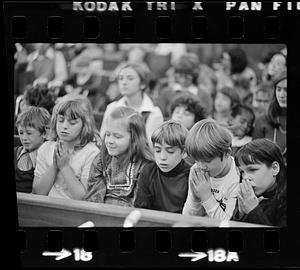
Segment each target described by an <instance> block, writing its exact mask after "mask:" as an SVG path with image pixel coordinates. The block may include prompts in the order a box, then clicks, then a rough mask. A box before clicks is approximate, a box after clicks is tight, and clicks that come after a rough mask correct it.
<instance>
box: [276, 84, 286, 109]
mask: <svg viewBox="0 0 300 270" xmlns="http://www.w3.org/2000/svg"><path fill="white" fill-rule="evenodd" d="M276 98H277V101H278V103H279V106H280V108H286V105H287V80H286V79H285V80H282V81H280V82H279V83H278V84H277V85H276Z"/></svg>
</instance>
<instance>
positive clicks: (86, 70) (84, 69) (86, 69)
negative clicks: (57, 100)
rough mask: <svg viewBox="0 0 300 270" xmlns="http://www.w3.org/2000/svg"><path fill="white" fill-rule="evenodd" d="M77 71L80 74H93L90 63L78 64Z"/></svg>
mask: <svg viewBox="0 0 300 270" xmlns="http://www.w3.org/2000/svg"><path fill="white" fill-rule="evenodd" d="M76 72H77V74H78V75H80V76H86V75H87V74H91V68H90V65H89V64H85V65H78V66H77V68H76Z"/></svg>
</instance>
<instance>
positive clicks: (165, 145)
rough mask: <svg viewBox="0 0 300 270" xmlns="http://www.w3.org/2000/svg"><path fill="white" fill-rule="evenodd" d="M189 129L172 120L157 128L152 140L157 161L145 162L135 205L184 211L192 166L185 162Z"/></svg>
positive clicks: (161, 209)
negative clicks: (185, 146) (185, 147)
mask: <svg viewBox="0 0 300 270" xmlns="http://www.w3.org/2000/svg"><path fill="white" fill-rule="evenodd" d="M187 133H188V130H187V129H186V128H185V127H184V126H183V125H182V124H181V123H179V122H176V121H173V120H170V121H167V122H164V123H163V124H162V125H161V126H160V127H159V128H158V129H156V130H155V131H154V132H153V134H152V136H151V140H152V143H153V149H154V158H155V162H151V163H149V164H147V165H145V167H144V169H143V171H142V172H141V175H140V179H139V182H138V189H137V195H136V199H135V203H134V206H135V207H138V208H148V209H153V210H160V211H167V212H174V213H181V212H182V209H183V205H184V202H185V200H186V197H187V191H188V177H189V171H190V165H188V164H187V163H186V162H185V161H184V159H183V158H184V157H185V155H186V154H185V150H184V145H185V138H186V136H187Z"/></svg>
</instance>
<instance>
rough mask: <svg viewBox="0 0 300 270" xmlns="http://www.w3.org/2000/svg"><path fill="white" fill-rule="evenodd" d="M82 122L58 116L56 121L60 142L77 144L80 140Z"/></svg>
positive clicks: (78, 119)
mask: <svg viewBox="0 0 300 270" xmlns="http://www.w3.org/2000/svg"><path fill="white" fill-rule="evenodd" d="M82 126H83V123H82V120H81V119H80V118H77V119H68V118H67V117H66V116H64V115H58V116H57V121H56V132H57V135H58V137H59V139H60V140H62V141H65V142H75V141H79V140H80V134H81V130H82Z"/></svg>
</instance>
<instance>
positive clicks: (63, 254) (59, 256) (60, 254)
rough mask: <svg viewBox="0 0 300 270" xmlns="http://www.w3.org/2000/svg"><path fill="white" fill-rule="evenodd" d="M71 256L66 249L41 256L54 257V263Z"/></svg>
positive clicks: (47, 252) (45, 252)
mask: <svg viewBox="0 0 300 270" xmlns="http://www.w3.org/2000/svg"><path fill="white" fill-rule="evenodd" d="M71 255H72V253H71V252H70V251H69V250H66V249H62V251H60V252H50V251H44V252H43V256H56V258H55V260H56V261H59V260H62V259H64V258H67V257H69V256H71Z"/></svg>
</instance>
